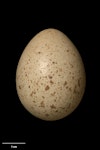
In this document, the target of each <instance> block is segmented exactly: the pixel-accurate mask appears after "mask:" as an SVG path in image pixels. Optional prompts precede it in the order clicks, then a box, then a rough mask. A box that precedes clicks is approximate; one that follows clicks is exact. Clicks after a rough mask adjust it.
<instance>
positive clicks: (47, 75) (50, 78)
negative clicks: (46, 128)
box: [16, 28, 86, 121]
mask: <svg viewBox="0 0 100 150" xmlns="http://www.w3.org/2000/svg"><path fill="white" fill-rule="evenodd" d="M85 85H86V76H85V69H84V65H83V62H82V59H81V56H80V54H79V52H78V50H77V48H76V47H75V46H74V44H73V43H72V42H71V40H70V39H69V38H68V37H67V36H66V35H65V34H64V33H62V32H61V31H59V30H57V29H52V28H50V29H45V30H43V31H41V32H39V33H38V34H37V35H36V36H35V37H33V38H32V39H31V41H30V42H29V43H28V44H27V46H26V47H25V49H24V51H23V53H22V55H21V57H20V60H19V62H18V66H17V70H16V88H17V93H18V96H19V99H20V101H21V103H22V105H23V106H24V107H25V108H26V110H28V111H29V112H30V113H31V114H32V115H33V116H35V117H37V118H40V119H42V120H47V121H54V120H59V119H62V118H64V117H66V116H68V115H69V114H71V113H72V112H73V111H74V110H75V109H76V108H77V106H78V105H79V103H80V101H81V100H82V97H83V94H84V91H85Z"/></svg>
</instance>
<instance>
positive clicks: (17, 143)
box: [2, 142, 26, 145]
mask: <svg viewBox="0 0 100 150" xmlns="http://www.w3.org/2000/svg"><path fill="white" fill-rule="evenodd" d="M2 144H10V145H11V144H16V145H19V144H26V143H25V142H2Z"/></svg>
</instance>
